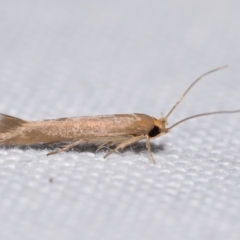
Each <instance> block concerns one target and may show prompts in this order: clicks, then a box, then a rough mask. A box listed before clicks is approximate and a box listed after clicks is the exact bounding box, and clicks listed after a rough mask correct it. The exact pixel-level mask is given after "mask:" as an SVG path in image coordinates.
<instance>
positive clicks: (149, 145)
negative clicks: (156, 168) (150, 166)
mask: <svg viewBox="0 0 240 240" xmlns="http://www.w3.org/2000/svg"><path fill="white" fill-rule="evenodd" d="M146 148H147V150H148V154H149V156H150V159H151V160H152V163H154V164H155V163H156V161H155V160H154V158H153V155H152V151H151V143H150V138H149V137H147V138H146Z"/></svg>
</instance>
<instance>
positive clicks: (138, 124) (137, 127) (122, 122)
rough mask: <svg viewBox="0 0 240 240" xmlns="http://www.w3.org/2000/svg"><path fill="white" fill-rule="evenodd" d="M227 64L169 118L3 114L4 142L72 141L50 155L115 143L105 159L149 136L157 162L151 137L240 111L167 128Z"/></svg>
mask: <svg viewBox="0 0 240 240" xmlns="http://www.w3.org/2000/svg"><path fill="white" fill-rule="evenodd" d="M225 67H226V66H223V67H220V68H216V69H213V70H211V71H209V72H207V73H204V74H203V75H201V76H200V77H199V78H197V79H196V80H195V81H194V82H193V83H192V84H191V85H190V86H189V87H188V88H187V90H186V91H185V92H184V93H183V95H182V96H181V97H180V99H179V100H178V101H177V102H176V103H175V105H174V106H173V107H172V108H171V110H170V111H169V113H168V114H167V115H166V116H165V117H161V118H159V119H157V118H154V117H151V116H148V115H146V114H140V113H134V114H115V115H107V116H92V117H91V116H89V117H74V118H60V119H51V120H41V121H25V120H22V119H19V118H16V117H11V116H8V115H5V114H0V144H1V145H4V146H9V145H31V144H37V143H59V142H68V144H66V145H64V146H63V147H62V148H59V149H56V150H54V151H52V152H50V153H48V154H47V155H51V154H55V153H60V152H62V151H67V150H69V149H71V148H73V147H74V146H77V145H81V144H96V145H97V146H98V147H99V148H101V147H103V146H109V147H112V146H115V147H114V148H113V149H112V150H110V151H109V152H108V153H107V154H106V155H105V156H104V158H105V157H107V156H108V155H110V154H111V153H114V152H116V151H117V150H119V149H123V148H125V147H126V146H128V145H130V144H133V143H136V142H138V141H140V140H144V139H145V140H146V147H147V149H148V153H149V156H150V158H151V160H152V162H153V163H155V161H154V158H153V156H152V152H151V145H150V139H153V138H157V137H160V136H162V135H164V134H166V133H168V132H169V131H170V130H171V129H172V128H174V127H175V126H177V125H178V124H180V123H182V122H185V121H187V120H189V119H191V118H196V117H200V116H206V115H212V114H221V113H237V112H240V109H239V110H234V111H217V112H208V113H202V114H197V115H193V116H191V117H187V118H185V119H182V120H180V121H178V122H176V123H175V124H173V125H172V126H171V127H169V128H167V127H166V125H167V120H168V117H169V116H170V114H171V113H172V112H173V110H174V109H175V108H176V107H177V106H178V104H179V103H180V102H181V101H182V99H183V98H184V97H185V95H186V94H187V93H188V91H189V90H190V89H191V88H192V87H193V86H194V85H195V84H196V83H197V82H198V81H199V80H200V79H202V78H203V77H204V76H206V75H208V74H210V73H213V72H216V71H218V70H220V69H223V68H225Z"/></svg>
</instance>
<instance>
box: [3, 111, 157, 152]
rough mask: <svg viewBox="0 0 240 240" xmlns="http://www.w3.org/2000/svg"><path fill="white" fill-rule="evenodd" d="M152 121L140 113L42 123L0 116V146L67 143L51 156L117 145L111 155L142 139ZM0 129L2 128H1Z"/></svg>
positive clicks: (149, 128) (152, 126) (150, 128)
mask: <svg viewBox="0 0 240 240" xmlns="http://www.w3.org/2000/svg"><path fill="white" fill-rule="evenodd" d="M154 121H156V119H154V118H152V117H150V116H148V115H145V114H139V113H136V114H116V115H107V116H93V117H92V116H91V117H88V116H86V117H75V118H60V119H55V120H54V119H53V120H43V121H24V120H21V119H19V118H14V117H10V116H7V115H3V114H2V115H1V118H0V143H1V144H2V145H32V144H37V143H59V142H69V144H68V145H66V146H65V147H63V148H62V149H59V150H56V151H53V152H51V153H50V154H53V153H58V152H61V151H65V150H68V149H69V148H72V147H74V146H76V145H80V144H85V143H90V144H92V143H93V144H96V145H98V146H100V145H101V146H104V145H107V146H114V145H116V148H115V149H113V151H110V152H109V154H110V153H112V152H114V151H117V150H118V149H121V148H124V147H126V146H128V145H130V144H132V143H134V142H136V141H139V140H142V139H144V138H145V136H146V135H147V134H148V133H149V132H150V131H151V130H152V129H153V128H154V126H155V125H154V124H155V122H154ZM1 126H3V127H2V128H1ZM109 154H108V155H109Z"/></svg>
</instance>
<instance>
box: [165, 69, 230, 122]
mask: <svg viewBox="0 0 240 240" xmlns="http://www.w3.org/2000/svg"><path fill="white" fill-rule="evenodd" d="M226 67H228V66H227V65H225V66H222V67H219V68H215V69H213V70H210V71H208V72H206V73H204V74H202V75H201V76H200V77H198V78H197V79H196V80H195V81H194V82H193V83H192V84H191V85H190V86H189V87H188V88H187V90H186V91H185V92H184V93H183V95H182V96H181V97H180V98H179V100H178V101H177V102H176V103H175V104H174V106H173V107H172V108H171V110H170V111H169V113H168V114H167V115H166V117H165V119H166V120H167V119H168V117H169V116H170V115H171V113H172V112H173V110H174V109H175V108H176V107H177V106H178V104H179V103H180V102H181V101H182V100H183V98H184V97H185V96H186V94H187V93H188V92H189V90H190V89H191V88H192V87H193V86H194V85H195V84H196V83H197V82H198V81H199V80H201V79H202V78H203V77H205V76H207V75H208V74H210V73H213V72H216V71H219V70H221V69H224V68H226Z"/></svg>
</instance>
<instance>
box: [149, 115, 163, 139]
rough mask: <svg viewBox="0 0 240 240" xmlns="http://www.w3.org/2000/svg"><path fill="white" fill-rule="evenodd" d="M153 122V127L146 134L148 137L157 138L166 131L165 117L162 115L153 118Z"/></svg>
mask: <svg viewBox="0 0 240 240" xmlns="http://www.w3.org/2000/svg"><path fill="white" fill-rule="evenodd" d="M153 122H154V127H153V128H152V130H151V131H150V132H149V133H148V136H149V137H150V138H157V137H160V136H162V135H164V134H166V133H167V132H168V129H167V128H166V125H167V119H166V118H165V117H162V118H160V119H156V118H153Z"/></svg>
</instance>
